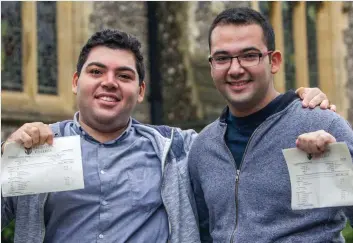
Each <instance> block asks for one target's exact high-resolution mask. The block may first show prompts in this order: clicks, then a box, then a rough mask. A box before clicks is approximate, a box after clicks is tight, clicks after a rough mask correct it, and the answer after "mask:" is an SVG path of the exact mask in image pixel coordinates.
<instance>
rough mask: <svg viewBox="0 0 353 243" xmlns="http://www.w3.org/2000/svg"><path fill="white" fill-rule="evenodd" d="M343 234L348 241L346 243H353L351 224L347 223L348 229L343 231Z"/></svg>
mask: <svg viewBox="0 0 353 243" xmlns="http://www.w3.org/2000/svg"><path fill="white" fill-rule="evenodd" d="M342 234H343V236H344V238H345V239H346V243H353V229H352V227H351V226H350V225H349V223H347V225H346V227H345V228H344V229H343V231H342Z"/></svg>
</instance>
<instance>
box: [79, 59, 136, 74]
mask: <svg viewBox="0 0 353 243" xmlns="http://www.w3.org/2000/svg"><path fill="white" fill-rule="evenodd" d="M91 66H97V67H100V68H104V69H107V68H108V67H107V66H106V65H104V64H103V63H100V62H91V63H89V64H88V65H87V66H86V68H88V67H91ZM115 71H131V72H133V73H134V74H136V71H135V69H132V68H131V67H128V66H121V67H118V68H116V69H115Z"/></svg>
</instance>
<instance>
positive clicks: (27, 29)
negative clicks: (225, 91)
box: [1, 1, 353, 243]
mask: <svg viewBox="0 0 353 243" xmlns="http://www.w3.org/2000/svg"><path fill="white" fill-rule="evenodd" d="M239 6H248V7H252V8H254V9H256V10H259V11H261V12H262V13H263V14H264V15H265V16H267V17H268V18H269V19H270V21H271V23H272V25H273V27H274V29H275V33H276V46H277V49H279V50H280V51H281V52H282V53H283V54H284V57H285V58H284V62H283V65H282V69H281V71H280V72H279V73H278V74H277V75H276V77H275V86H276V88H277V90H279V91H281V92H284V91H286V90H288V89H296V88H297V87H301V86H307V87H308V86H310V87H315V86H316V87H320V89H321V90H322V91H324V92H325V93H326V94H327V95H328V97H329V99H330V100H331V102H332V103H334V104H335V105H336V106H337V110H338V113H339V114H340V115H342V116H343V117H344V118H346V119H347V120H348V121H349V122H350V123H351V124H352V123H353V110H352V109H353V95H352V92H353V72H352V70H353V3H352V2H339V1H337V2H326V1H317V2H268V1H266V2H257V1H249V2H228V1H227V2H222V1H214V2H196V1H195V2H172V1H167V2H133V1H129V2H108V1H105V2H100V1H94V2H67V1H61V2H11V1H8V2H1V36H2V38H1V64H2V65H1V138H2V139H4V138H6V137H7V136H8V135H9V134H10V133H11V132H12V131H14V129H16V128H17V127H18V126H20V125H21V124H23V123H25V122H31V121H43V122H46V123H52V122H55V121H58V120H64V119H71V118H72V116H73V114H74V112H75V111H76V105H75V99H74V96H73V94H72V92H71V80H72V75H73V73H74V71H75V65H76V62H77V59H78V55H79V52H80V50H81V48H82V46H83V45H84V43H85V42H86V41H87V39H88V38H89V37H90V35H92V34H93V33H94V32H96V31H98V30H101V29H103V28H116V29H120V30H122V31H126V32H128V33H130V34H133V35H135V36H136V37H137V38H138V39H139V40H140V41H141V42H142V49H143V53H144V56H145V61H146V62H145V63H146V66H147V78H146V83H147V87H148V88H147V96H146V97H145V101H144V102H143V104H141V105H140V106H139V107H137V109H136V111H135V113H134V117H135V118H137V119H138V120H140V121H141V122H146V123H153V124H168V125H173V126H179V127H182V128H193V129H196V130H198V131H200V130H201V129H202V128H203V127H204V126H205V125H207V124H208V123H210V122H212V121H213V120H215V119H216V118H217V117H218V116H219V114H220V112H221V110H222V109H223V108H224V105H225V103H224V101H223V99H222V97H221V96H220V95H219V94H218V92H217V91H216V89H215V88H214V86H213V82H212V79H211V76H210V70H209V64H208V61H207V57H208V54H209V53H208V40H207V35H208V28H209V26H210V24H211V22H212V20H213V18H214V17H215V16H216V15H217V14H218V13H220V12H221V11H222V10H223V9H225V8H229V7H239ZM18 230H20V229H18ZM343 234H344V235H345V237H346V240H347V242H352V243H353V233H352V231H351V229H350V228H349V227H347V228H346V229H345V230H344V232H343ZM12 238H13V225H10V227H8V228H6V229H5V230H4V231H3V232H2V238H1V239H2V242H12Z"/></svg>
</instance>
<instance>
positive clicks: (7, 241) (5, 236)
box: [1, 221, 353, 243]
mask: <svg viewBox="0 0 353 243" xmlns="http://www.w3.org/2000/svg"><path fill="white" fill-rule="evenodd" d="M14 228H15V221H12V223H11V224H10V225H9V226H8V227H6V228H5V229H4V230H3V231H2V232H1V242H2V243H12V242H13V237H14ZM342 234H343V236H344V238H345V239H346V243H353V229H352V227H351V226H350V225H349V223H347V225H346V227H345V228H344V229H343V231H342Z"/></svg>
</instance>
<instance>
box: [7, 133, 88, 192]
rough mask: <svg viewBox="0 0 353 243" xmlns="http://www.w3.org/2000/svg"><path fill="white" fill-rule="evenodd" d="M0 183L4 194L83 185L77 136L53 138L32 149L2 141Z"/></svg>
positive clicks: (79, 145)
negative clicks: (4, 144) (51, 141)
mask: <svg viewBox="0 0 353 243" xmlns="http://www.w3.org/2000/svg"><path fill="white" fill-rule="evenodd" d="M1 186H2V195H3V196H4V197H9V196H21V195H30V194H37V193H45V192H56V191H69V190H76V189H82V188H84V180H83V171H82V158H81V142H80V136H69V137H60V138H54V142H53V145H48V144H44V145H41V146H37V147H34V148H32V149H25V148H24V147H23V146H22V145H19V144H17V143H8V144H6V147H5V150H4V154H3V156H2V158H1Z"/></svg>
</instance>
